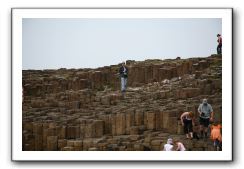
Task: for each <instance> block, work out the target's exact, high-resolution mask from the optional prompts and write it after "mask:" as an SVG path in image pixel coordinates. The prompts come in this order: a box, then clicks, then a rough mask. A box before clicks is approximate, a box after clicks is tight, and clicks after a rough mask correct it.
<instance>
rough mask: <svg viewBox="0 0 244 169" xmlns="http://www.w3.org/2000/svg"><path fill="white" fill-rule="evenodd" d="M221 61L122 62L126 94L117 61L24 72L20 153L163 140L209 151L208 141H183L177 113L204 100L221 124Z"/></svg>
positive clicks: (149, 146)
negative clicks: (126, 72) (94, 66)
mask: <svg viewBox="0 0 244 169" xmlns="http://www.w3.org/2000/svg"><path fill="white" fill-rule="evenodd" d="M221 64H222V60H221V57H220V56H218V55H213V56H210V57H207V58H191V59H168V60H159V59H158V60H156V59H155V60H146V61H138V62H137V61H129V64H128V68H129V78H128V88H127V92H126V93H125V95H124V96H123V95H122V94H121V92H120V79H119V77H118V75H117V73H118V68H119V65H111V66H105V67H101V68H97V69H58V70H43V71H40V70H23V82H24V83H23V84H24V86H23V87H24V102H23V106H22V108H23V111H22V117H23V119H22V120H23V123H22V124H23V125H22V143H23V144H22V148H23V150H24V151H42V150H45V151H56V150H61V151H149V150H152V151H159V150H161V149H162V147H163V145H164V144H165V143H166V141H167V138H168V137H172V138H173V139H178V140H181V141H182V142H183V143H184V144H185V146H186V148H187V150H189V151H208V150H209V151H213V146H212V145H213V144H212V142H211V141H210V140H209V139H208V140H207V141H206V142H203V141H202V140H185V139H184V138H185V135H184V133H183V127H182V125H181V122H180V119H179V118H180V115H181V114H182V113H183V112H185V111H192V112H193V114H194V115H195V119H196V121H195V123H196V125H197V126H194V131H196V132H198V130H199V122H198V120H197V119H198V112H197V108H198V106H199V104H200V103H201V102H202V99H203V98H207V99H208V101H209V103H210V104H211V105H212V107H213V110H214V114H215V118H214V119H215V120H216V121H218V122H219V123H221V121H222V65H221Z"/></svg>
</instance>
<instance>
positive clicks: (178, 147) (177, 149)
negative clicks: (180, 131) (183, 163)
mask: <svg viewBox="0 0 244 169" xmlns="http://www.w3.org/2000/svg"><path fill="white" fill-rule="evenodd" d="M179 150H180V146H179V143H177V148H176V149H175V151H179Z"/></svg>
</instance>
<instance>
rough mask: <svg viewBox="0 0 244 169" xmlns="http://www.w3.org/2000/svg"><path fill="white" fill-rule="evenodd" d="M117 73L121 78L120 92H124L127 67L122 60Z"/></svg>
mask: <svg viewBox="0 0 244 169" xmlns="http://www.w3.org/2000/svg"><path fill="white" fill-rule="evenodd" d="M119 75H120V78H121V92H122V93H124V92H125V91H126V87H127V79H128V68H127V67H126V66H125V62H123V63H122V66H121V67H120V68H119Z"/></svg>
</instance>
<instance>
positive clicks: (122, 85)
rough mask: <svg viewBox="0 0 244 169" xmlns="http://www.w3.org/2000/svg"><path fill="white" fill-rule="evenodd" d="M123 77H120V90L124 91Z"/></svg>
mask: <svg viewBox="0 0 244 169" xmlns="http://www.w3.org/2000/svg"><path fill="white" fill-rule="evenodd" d="M124 79H125V78H123V77H121V91H122V92H123V91H124V86H125V81H124Z"/></svg>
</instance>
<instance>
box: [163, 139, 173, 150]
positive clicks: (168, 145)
mask: <svg viewBox="0 0 244 169" xmlns="http://www.w3.org/2000/svg"><path fill="white" fill-rule="evenodd" d="M173 148H174V145H173V139H172V138H168V140H167V143H166V144H165V145H164V149H163V151H173Z"/></svg>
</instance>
